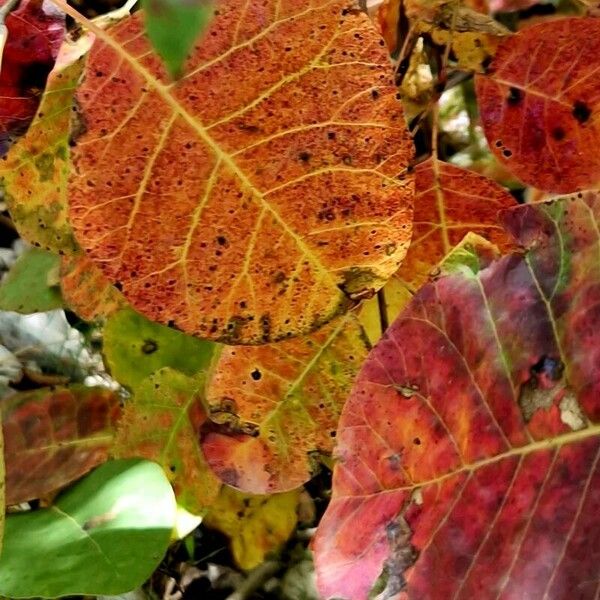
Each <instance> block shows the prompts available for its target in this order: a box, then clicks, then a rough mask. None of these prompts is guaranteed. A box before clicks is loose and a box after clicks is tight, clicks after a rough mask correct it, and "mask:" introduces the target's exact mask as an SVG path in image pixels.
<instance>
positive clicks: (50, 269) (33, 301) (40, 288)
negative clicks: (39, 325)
mask: <svg viewBox="0 0 600 600" xmlns="http://www.w3.org/2000/svg"><path fill="white" fill-rule="evenodd" d="M58 268H59V258H58V256H57V255H55V254H51V253H50V252H46V251H45V250H40V249H39V248H31V249H30V250H27V251H26V252H25V253H24V254H22V255H21V256H20V257H19V258H18V259H17V262H16V263H15V264H14V266H13V267H12V269H11V270H10V272H9V274H8V275H7V277H6V279H5V280H4V281H3V282H2V285H0V310H11V311H13V312H18V313H22V314H30V313H35V312H46V311H48V310H54V309H55V308H62V306H63V301H62V298H61V295H60V288H59V286H58Z"/></svg>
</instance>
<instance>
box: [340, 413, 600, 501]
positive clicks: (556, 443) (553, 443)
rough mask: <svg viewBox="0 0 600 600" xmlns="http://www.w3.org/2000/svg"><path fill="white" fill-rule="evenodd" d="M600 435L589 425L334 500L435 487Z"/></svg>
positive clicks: (597, 428)
mask: <svg viewBox="0 0 600 600" xmlns="http://www.w3.org/2000/svg"><path fill="white" fill-rule="evenodd" d="M599 435H600V423H597V424H594V425H591V426H589V427H586V428H585V429H579V430H577V431H569V432H568V433H563V434H561V435H558V436H556V437H553V438H546V439H543V440H538V441H536V442H533V443H531V444H526V445H524V446H519V447H517V448H514V447H513V448H511V449H510V450H507V451H506V452H502V453H500V454H496V455H495V456H490V457H488V458H483V459H481V460H478V461H475V462H473V463H470V464H465V465H463V466H461V467H459V468H457V469H454V470H452V471H449V472H447V473H444V474H443V475H440V476H438V477H434V478H432V479H428V480H424V481H416V482H415V483H414V484H412V485H405V486H399V487H395V488H390V489H385V490H377V491H376V492H372V493H370V494H347V495H344V496H336V497H335V500H342V499H346V498H348V499H354V498H371V497H373V496H377V495H379V494H391V493H397V492H403V491H413V490H415V489H417V488H423V487H427V486H430V485H435V484H438V483H442V482H444V481H445V480H446V479H450V478H451V477H455V476H457V475H460V474H461V473H472V472H474V471H477V470H478V469H481V468H483V467H487V466H489V465H492V464H494V463H497V462H500V461H503V460H506V459H508V458H512V457H517V456H525V455H528V454H532V453H534V452H538V451H542V450H552V449H554V448H561V447H562V446H566V445H568V444H575V443H577V442H581V441H584V440H586V439H589V438H593V437H596V436H599Z"/></svg>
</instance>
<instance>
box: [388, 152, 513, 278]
mask: <svg viewBox="0 0 600 600" xmlns="http://www.w3.org/2000/svg"><path fill="white" fill-rule="evenodd" d="M415 188H416V189H415V214H414V222H413V239H412V243H411V245H410V248H409V250H408V253H407V254H406V258H405V259H404V262H403V264H402V266H401V267H400V270H399V271H398V272H397V273H396V277H397V278H398V279H400V280H401V281H403V282H404V283H405V284H406V285H407V286H408V287H409V288H410V289H412V290H415V289H417V288H419V287H420V286H421V285H423V284H424V283H425V282H426V281H427V278H428V277H429V276H430V275H431V271H432V269H434V267H436V265H437V264H438V263H439V262H440V261H441V260H442V258H444V256H445V255H446V254H448V252H450V250H451V249H452V248H453V247H454V246H455V245H456V244H458V243H459V242H460V241H461V240H462V239H463V238H464V236H465V235H466V234H467V233H468V232H473V233H476V234H478V235H481V236H482V237H484V238H486V239H488V240H489V241H490V242H492V243H493V244H495V245H496V246H498V248H499V249H501V250H509V249H511V248H513V247H514V244H513V242H512V240H511V238H510V236H509V235H508V234H507V233H506V232H505V231H504V229H503V228H502V226H501V225H500V223H499V221H498V211H500V210H502V209H504V208H509V207H511V206H513V205H515V204H516V201H515V199H514V198H513V197H512V196H511V194H510V193H509V192H508V191H507V190H506V189H504V188H503V187H501V186H500V185H498V184H497V183H495V182H494V181H492V180H491V179H488V178H487V177H484V176H483V175H479V174H478V173H474V172H473V171H467V170H465V169H461V168H459V167H456V166H454V165H451V164H448V163H445V162H442V161H439V160H436V159H434V158H431V159H429V160H427V161H425V162H424V163H421V164H420V165H419V166H418V167H417V168H416V180H415Z"/></svg>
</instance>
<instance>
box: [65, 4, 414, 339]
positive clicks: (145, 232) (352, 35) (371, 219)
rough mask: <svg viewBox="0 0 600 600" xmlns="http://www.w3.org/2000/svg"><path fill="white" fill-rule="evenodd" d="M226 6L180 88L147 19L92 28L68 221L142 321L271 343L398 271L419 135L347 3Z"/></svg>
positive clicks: (308, 326)
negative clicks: (414, 136)
mask: <svg viewBox="0 0 600 600" xmlns="http://www.w3.org/2000/svg"><path fill="white" fill-rule="evenodd" d="M57 1H58V3H59V4H60V5H61V6H65V10H68V11H69V13H70V14H73V15H74V16H76V17H77V18H78V19H79V20H80V21H82V18H81V17H80V16H78V15H77V14H76V13H75V12H74V11H73V10H72V9H68V7H66V5H63V2H62V1H61V0H57ZM217 9H218V14H217V15H216V16H215V18H214V19H213V21H212V23H211V26H210V27H209V30H208V31H207V32H206V34H205V36H204V38H203V42H202V43H201V44H199V45H198V46H197V47H196V49H195V50H194V52H193V55H192V56H191V58H190V59H189V61H188V63H187V64H186V66H185V70H186V75H185V76H184V77H183V78H181V79H180V80H179V81H178V82H177V83H175V84H170V83H169V81H168V78H167V76H166V74H165V72H164V70H163V68H162V66H161V64H160V61H159V59H158V57H156V56H155V55H154V54H153V53H152V52H151V51H150V46H149V44H148V41H147V40H146V38H145V37H144V36H143V35H141V34H142V29H143V24H142V18H141V16H140V15H139V14H138V15H135V16H133V17H131V18H128V19H126V20H124V21H123V22H122V23H120V24H119V25H117V26H115V27H114V28H112V29H110V30H109V32H108V33H105V32H102V31H101V30H98V29H96V28H94V32H95V34H96V35H97V40H96V42H95V44H94V47H93V48H92V50H91V53H90V56H89V60H88V63H87V68H86V75H85V79H84V81H83V84H82V86H81V87H80V89H79V90H78V93H77V100H78V103H79V106H80V111H81V119H82V121H83V122H85V125H86V130H85V132H83V133H82V134H81V135H79V136H76V138H77V140H76V142H77V143H76V145H75V147H74V148H73V153H72V155H73V175H72V178H71V183H70V191H69V193H70V205H71V211H70V216H71V220H72V223H73V225H74V227H75V229H76V232H77V237H78V240H79V242H80V243H81V244H82V246H84V247H85V249H86V250H87V251H88V253H89V255H90V256H91V257H92V258H93V259H94V260H95V261H97V262H98V264H99V265H100V266H101V267H102V269H103V270H104V272H105V273H106V275H107V276H108V278H109V279H110V280H111V281H112V282H113V283H115V284H118V285H119V286H120V287H121V288H122V290H123V293H124V295H125V296H126V297H127V299H128V300H129V301H130V302H131V304H132V305H133V306H134V307H135V308H136V309H137V310H139V311H140V312H142V313H143V314H145V315H146V316H148V317H150V318H152V319H153V320H157V321H160V322H163V323H168V322H173V323H174V324H175V325H176V326H177V327H179V328H181V329H183V330H184V331H187V332H189V333H193V334H197V335H200V336H201V337H210V338H213V339H219V340H223V341H226V342H229V343H239V342H243V343H248V342H252V343H257V342H267V341H271V340H277V339H280V338H283V337H286V336H289V335H295V334H299V333H303V332H308V331H310V330H313V329H316V328H317V327H318V326H320V325H321V324H323V323H325V322H327V321H329V320H330V319H332V318H333V317H334V316H335V315H337V314H340V313H342V312H344V311H346V310H347V309H348V308H349V307H350V306H352V305H354V304H355V303H356V302H357V301H358V300H360V299H361V298H363V297H365V296H370V295H372V294H373V293H374V291H375V290H377V289H378V288H379V287H381V286H382V285H383V284H384V282H385V280H386V279H387V278H388V277H389V276H390V275H391V274H392V273H393V272H394V271H395V270H396V269H397V267H398V265H399V263H400V261H401V259H402V257H403V256H404V253H405V250H406V247H407V245H408V241H409V237H410V220H411V196H412V176H411V175H410V174H408V173H407V172H406V166H407V164H408V161H409V160H410V158H411V155H412V150H411V143H410V141H409V138H408V135H407V133H406V130H405V124H404V121H403V116H402V109H401V105H400V103H399V102H398V101H397V99H396V97H395V96H396V90H395V87H394V85H393V81H392V71H391V68H390V64H389V59H388V56H387V51H386V49H385V44H384V43H383V40H381V39H380V38H379V36H378V34H377V33H376V32H375V30H374V29H373V27H372V26H371V24H370V23H369V21H368V19H367V17H366V16H365V15H363V14H362V13H360V12H358V11H355V10H353V9H351V8H349V6H348V2H347V0H315V1H314V2H310V3H306V2H305V1H304V0H284V1H279V0H269V1H267V2H265V3H263V4H260V5H254V4H248V5H247V6H246V7H244V3H242V2H241V1H239V0H222V1H221V2H219V3H218V5H217ZM87 26H91V27H93V26H92V25H91V24H89V23H87ZM240 72H243V73H244V76H243V77H240ZM150 118H151V122H152V126H149V119H150ZM98 198H102V201H101V202H99V201H98Z"/></svg>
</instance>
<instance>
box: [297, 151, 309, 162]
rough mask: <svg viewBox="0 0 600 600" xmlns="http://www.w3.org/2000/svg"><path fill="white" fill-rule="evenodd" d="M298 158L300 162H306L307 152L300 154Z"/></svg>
mask: <svg viewBox="0 0 600 600" xmlns="http://www.w3.org/2000/svg"><path fill="white" fill-rule="evenodd" d="M298 158H299V159H300V160H301V161H302V162H308V161H309V160H310V154H309V153H308V152H300V154H298Z"/></svg>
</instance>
